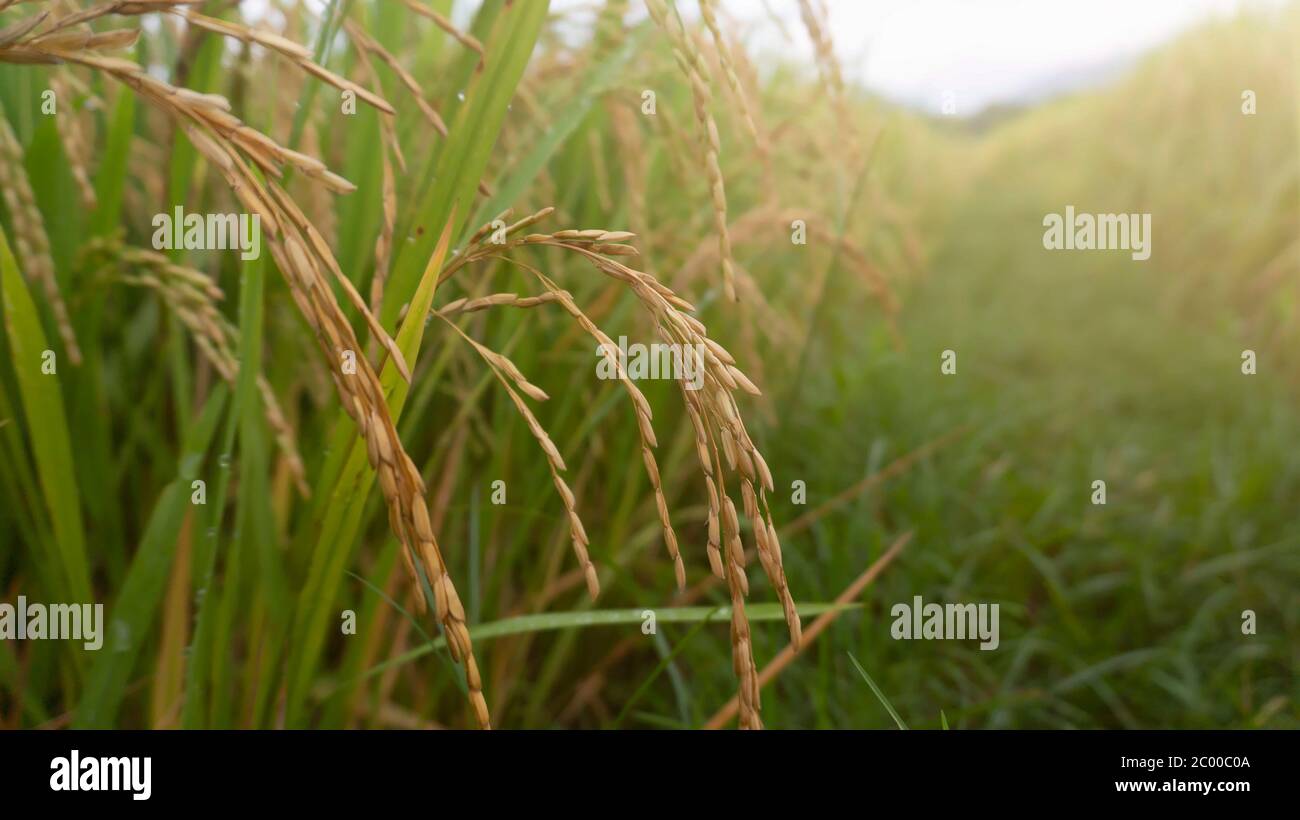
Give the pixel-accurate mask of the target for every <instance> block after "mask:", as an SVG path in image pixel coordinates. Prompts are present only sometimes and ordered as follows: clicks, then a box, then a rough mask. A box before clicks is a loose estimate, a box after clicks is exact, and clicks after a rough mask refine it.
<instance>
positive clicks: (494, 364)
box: [439, 301, 600, 601]
mask: <svg viewBox="0 0 1300 820" xmlns="http://www.w3.org/2000/svg"><path fill="white" fill-rule="evenodd" d="M515 304H518V302H515ZM537 304H541V301H538V302H537ZM439 316H441V317H442V318H443V320H444V321H446V323H447V324H448V325H450V326H451V327H452V328H453V329H454V330H455V331H456V332H457V333H458V334H460V336H461V338H463V339H464V340H465V341H467V342H469V344H470V345H471V346H472V347H473V348H474V349H475V351H477V352H478V354H479V355H480V356H481V357H482V358H483V360H484V361H485V362H487V365H488V367H489V369H491V370H492V373H493V375H494V376H496V378H497V381H499V382H501V386H502V387H504V388H505V391H506V394H507V395H508V396H509V397H510V401H511V402H512V403H513V404H514V405H515V409H516V410H517V411H518V412H519V415H520V416H521V417H522V418H523V419H524V423H525V424H527V426H528V431H529V432H530V433H531V434H532V436H533V438H534V439H536V440H537V443H538V445H539V446H540V447H541V448H542V452H543V453H545V454H546V465H547V467H548V468H549V469H550V471H551V481H552V483H554V485H555V491H556V492H557V493H558V494H559V496H560V500H561V501H563V502H564V511H565V513H566V514H567V515H568V519H569V537H570V540H571V541H572V543H573V554H574V556H575V557H576V558H577V559H578V566H580V567H581V568H582V574H583V578H584V579H585V581H586V584H587V594H588V595H589V596H590V597H591V599H592V600H593V601H594V600H596V598H597V597H599V596H600V578H599V576H598V575H597V574H596V566H595V564H593V563H592V562H591V555H590V552H589V550H588V547H589V546H590V545H591V542H590V540H589V539H588V537H587V529H586V527H584V526H583V524H582V519H581V518H580V517H579V516H578V506H577V498H576V497H575V496H574V494H573V490H572V489H570V488H569V485H568V483H567V482H566V481H565V480H564V477H563V476H562V475H560V474H561V473H563V472H565V470H566V469H567V467H566V466H565V463H564V457H563V456H561V455H560V450H559V448H558V447H556V446H555V442H554V441H552V440H551V437H550V435H549V434H548V433H547V432H546V429H545V428H544V427H542V424H541V422H540V421H538V420H537V416H536V415H534V414H533V411H532V409H531V408H529V406H528V404H527V403H525V402H524V400H523V397H522V396H520V395H519V394H520V392H523V393H525V394H527V396H528V397H529V398H531V399H533V400H534V401H546V400H547V399H549V398H550V397H549V396H548V395H546V392H545V391H543V390H542V389H541V388H540V387H538V386H537V385H535V384H533V383H531V382H529V381H528V379H527V378H526V377H525V376H524V374H523V373H522V372H521V371H520V370H519V368H518V367H517V366H516V365H515V363H514V362H512V361H510V359H509V358H507V357H506V356H504V355H502V354H500V353H497V352H496V351H494V350H491V349H490V348H488V347H486V346H484V345H483V344H481V343H479V342H478V341H475V340H474V339H473V338H471V337H470V336H469V334H467V333H465V331H463V330H461V329H460V327H459V326H457V325H456V324H455V323H454V322H452V321H451V320H450V319H448V318H447V317H446V316H442V314H441V313H439Z"/></svg>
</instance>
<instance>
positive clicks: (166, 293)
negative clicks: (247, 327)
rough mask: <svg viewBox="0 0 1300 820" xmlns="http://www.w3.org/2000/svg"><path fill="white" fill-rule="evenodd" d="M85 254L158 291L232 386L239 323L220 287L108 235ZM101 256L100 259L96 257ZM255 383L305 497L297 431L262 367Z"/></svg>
mask: <svg viewBox="0 0 1300 820" xmlns="http://www.w3.org/2000/svg"><path fill="white" fill-rule="evenodd" d="M82 253H83V257H84V258H85V259H87V260H92V261H94V262H95V264H99V265H101V267H100V269H101V270H103V271H104V272H105V274H106V275H107V276H109V277H110V278H111V279H112V280H114V281H118V282H122V283H124V284H128V285H133V286H136V287H145V288H149V289H150V290H152V291H154V292H155V293H157V294H158V295H159V296H160V297H162V299H163V301H164V302H165V303H166V304H167V306H168V307H169V308H170V309H171V310H172V312H173V313H175V314H176V316H177V318H179V319H180V320H181V323H182V324H184V325H185V326H186V327H187V328H189V330H190V333H191V334H193V337H194V344H195V345H196V346H197V347H198V348H199V351H200V352H201V353H202V354H203V355H204V357H205V358H206V359H207V360H208V361H209V362H210V363H211V364H212V366H213V368H214V369H215V370H216V371H217V374H218V375H220V376H221V378H222V379H223V380H224V381H226V382H227V383H228V384H230V385H231V386H233V385H234V384H235V381H236V379H238V377H239V360H238V358H237V357H236V355H235V351H236V350H238V349H239V329H238V328H236V327H235V326H234V325H233V324H231V323H230V320H229V319H227V318H226V317H225V316H224V315H223V314H222V313H221V311H220V310H218V309H217V307H216V304H217V303H218V302H220V301H222V300H223V299H224V298H225V294H224V293H222V291H221V288H219V287H217V285H216V283H214V282H213V281H212V280H211V279H210V278H209V277H207V276H205V275H203V273H201V272H200V271H197V270H195V269H194V268H188V267H185V266H183V265H177V264H175V263H173V262H172V261H171V260H170V259H168V258H167V256H165V255H164V254H161V253H157V252H155V251H151V250H145V249H142V248H131V247H126V246H123V245H120V244H118V243H116V242H111V241H107V240H91V241H90V242H89V243H87V245H86V247H85V249H84V250H83V252H82ZM99 260H102V262H101V261H99ZM257 389H258V392H259V393H261V395H262V404H263V410H264V412H265V414H266V423H267V426H268V427H270V429H271V432H272V434H273V435H274V436H275V441H276V445H277V446H278V447H279V448H280V451H281V453H282V455H283V456H284V460H285V465H286V467H287V468H288V470H289V474H290V475H291V476H292V478H293V482H294V486H295V487H296V488H297V490H298V492H299V494H300V495H302V497H303V498H309V497H310V496H311V488H310V487H309V486H308V484H307V474H306V469H305V468H304V467H303V463H302V456H301V455H300V454H299V452H298V446H297V444H296V442H297V436H296V435H295V434H294V431H293V428H292V427H291V426H290V425H289V422H288V420H287V419H286V418H285V416H284V411H283V410H282V409H281V408H280V402H279V400H278V399H276V397H275V392H274V391H273V390H272V389H271V384H270V382H268V381H267V380H266V377H265V376H263V375H262V374H261V373H259V374H258V375H257Z"/></svg>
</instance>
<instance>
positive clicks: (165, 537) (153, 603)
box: [73, 388, 226, 729]
mask: <svg viewBox="0 0 1300 820" xmlns="http://www.w3.org/2000/svg"><path fill="white" fill-rule="evenodd" d="M225 396H226V391H225V389H224V388H220V389H218V390H217V391H214V392H213V393H212V395H211V396H210V397H209V398H208V401H207V404H206V405H205V406H204V408H203V413H202V414H201V415H200V417H199V420H198V422H197V423H196V424H194V425H193V426H192V427H191V429H190V437H189V439H188V440H187V441H186V442H185V445H184V449H183V452H182V455H181V463H180V470H179V473H180V474H179V475H178V476H177V478H176V479H174V480H173V481H172V482H171V483H170V484H168V485H167V486H166V487H165V488H164V489H163V491H162V494H161V495H160V496H159V497H158V502H157V503H156V504H155V505H154V508H153V513H152V514H151V515H150V516H149V523H148V525H147V526H146V527H145V531H144V536H143V538H142V539H141V541H140V549H139V550H138V551H137V552H136V555H135V558H134V559H133V560H132V562H131V567H130V569H129V570H128V572H127V575H126V580H125V581H124V582H123V583H122V587H121V589H120V591H119V592H118V595H117V600H115V601H114V602H113V606H112V609H111V610H110V614H109V617H108V618H107V619H106V623H105V625H104V626H105V630H106V633H107V634H105V635H104V636H103V639H104V644H103V646H102V647H101V650H100V651H99V652H98V653H97V654H96V655H95V661H94V664H93V665H92V666H91V669H90V674H89V676H88V678H87V683H86V692H85V696H84V697H83V698H82V700H81V703H80V705H79V706H78V708H77V714H76V718H75V719H74V721H73V727H74V728H78V729H107V728H111V727H112V726H114V725H116V721H117V712H118V709H119V708H120V706H121V703H122V698H123V696H124V694H125V691H126V685H127V681H128V679H129V678H130V675H131V670H132V667H133V666H134V665H135V661H136V658H137V657H139V655H140V650H141V649H142V648H143V646H144V644H145V639H146V637H147V634H148V632H149V629H150V627H151V625H152V624H153V620H154V616H155V614H156V613H157V610H158V606H159V604H160V603H161V601H162V595H163V588H164V587H165V586H166V585H167V576H168V574H169V573H170V571H171V565H172V556H173V554H174V553H175V550H176V538H177V535H178V534H179V533H180V528H181V521H182V519H183V518H184V517H185V505H186V504H188V503H189V502H190V486H191V482H192V481H194V479H195V478H196V477H197V476H198V475H199V467H200V466H201V465H202V463H203V458H204V455H205V454H206V453H207V450H208V445H209V444H210V443H211V441H212V436H213V433H214V432H215V431H216V428H217V422H218V420H219V419H220V418H221V410H222V408H223V407H224V405H225Z"/></svg>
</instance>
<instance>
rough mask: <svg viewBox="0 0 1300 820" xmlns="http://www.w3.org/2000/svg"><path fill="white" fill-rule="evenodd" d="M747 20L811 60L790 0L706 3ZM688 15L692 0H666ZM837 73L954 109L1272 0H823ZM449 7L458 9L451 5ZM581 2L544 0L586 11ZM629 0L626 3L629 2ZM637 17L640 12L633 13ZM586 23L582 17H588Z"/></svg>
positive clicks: (1123, 55)
mask: <svg viewBox="0 0 1300 820" xmlns="http://www.w3.org/2000/svg"><path fill="white" fill-rule="evenodd" d="M717 1H718V2H719V3H720V5H721V7H722V8H723V9H724V10H725V13H726V14H728V15H730V16H732V17H734V18H736V19H739V20H742V21H744V22H745V23H746V24H748V25H750V26H752V30H751V33H750V38H749V42H750V43H751V45H752V46H753V47H755V48H758V49H766V50H767V53H773V54H779V55H781V56H783V57H785V58H789V57H791V56H794V57H796V58H802V59H809V60H810V59H811V56H812V49H811V46H810V45H809V43H808V39H807V37H806V35H805V34H804V30H803V25H802V23H801V22H800V18H799V3H798V0H766V6H767V8H769V9H771V12H772V15H775V16H776V17H778V18H780V19H781V20H782V21H783V24H784V26H785V28H786V29H787V30H788V31H790V33H791V34H792V35H793V39H794V47H793V50H792V48H791V46H790V43H789V41H788V40H786V39H785V38H784V36H783V35H782V34H781V31H780V27H779V26H778V25H777V24H776V23H775V22H772V19H771V17H772V15H769V13H768V12H767V11H765V9H764V0H717ZM676 2H677V7H678V8H679V9H681V11H682V14H683V15H684V16H686V17H688V18H690V17H696V16H697V12H696V11H695V10H696V8H697V7H696V3H695V0H676ZM824 2H825V3H826V5H827V7H828V9H829V11H830V21H831V36H832V38H833V39H834V41H835V47H836V51H837V52H838V54H839V56H840V58H841V60H842V61H843V62H844V64H845V69H846V72H845V73H846V78H847V79H849V80H851V81H857V82H859V83H862V84H864V85H866V86H867V87H868V88H870V89H872V90H873V91H876V92H878V93H880V94H882V95H883V96H885V97H888V98H890V99H893V100H896V101H898V102H901V103H904V104H906V105H910V106H914V107H918V108H922V109H926V110H930V111H935V112H938V111H940V110H941V108H942V103H943V100H944V94H945V92H950V93H951V95H952V99H953V101H954V103H955V104H956V108H957V113H958V114H960V115H969V114H974V113H977V112H978V111H979V109H981V108H982V107H984V106H986V105H988V104H990V103H999V102H1026V101H1033V100H1036V99H1041V98H1043V97H1046V96H1050V95H1051V94H1053V93H1056V92H1060V91H1065V90H1072V89H1076V88H1084V87H1088V86H1090V85H1095V84H1097V83H1099V82H1103V81H1105V80H1106V79H1109V78H1110V77H1112V76H1114V74H1115V73H1116V72H1117V71H1120V70H1122V69H1123V68H1124V67H1125V66H1126V65H1128V64H1129V63H1131V62H1132V60H1133V59H1134V58H1135V57H1138V56H1140V55H1141V54H1142V53H1143V52H1145V51H1148V50H1150V49H1151V48H1152V47H1154V46H1158V45H1160V44H1161V43H1164V42H1168V41H1169V40H1170V39H1171V38H1173V37H1174V36H1176V35H1177V34H1178V33H1180V32H1182V31H1185V30H1187V29H1188V28H1190V27H1193V26H1195V25H1196V24H1198V23H1202V22H1205V21H1206V20H1209V19H1211V18H1213V17H1216V16H1231V15H1234V14H1236V13H1237V10H1238V9H1240V8H1245V7H1249V6H1260V5H1262V6H1265V7H1277V6H1279V5H1281V4H1282V2H1283V0H824ZM461 5H462V8H461V9H459V11H460V12H462V13H464V12H466V11H468V6H471V5H476V4H472V3H465V2H462V4H461ZM596 5H598V4H596V3H593V2H592V1H591V0H552V2H551V6H552V8H553V9H559V10H569V9H575V8H580V9H591V8H593V7H595V6H596ZM639 5H640V4H639V3H634V4H633V6H634V7H637V6H639ZM641 16H642V17H644V13H643V12H642V14H641ZM587 19H589V18H587Z"/></svg>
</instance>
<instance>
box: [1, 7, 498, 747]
mask: <svg viewBox="0 0 1300 820" xmlns="http://www.w3.org/2000/svg"><path fill="white" fill-rule="evenodd" d="M176 5H179V4H178V3H174V2H162V0H157V1H156V2H141V3H118V4H112V9H113V10H117V11H120V12H121V13H141V12H142V11H149V10H157V9H158V8H161V7H164V6H176ZM104 13H108V12H102V11H101V12H100V13H99V14H97V15H94V16H102V15H103V14H104ZM74 16H76V15H74ZM83 16H84V14H83ZM188 16H190V17H195V15H188ZM198 19H199V20H201V21H204V22H200V23H197V24H198V25H201V26H202V27H204V28H207V29H208V30H211V31H214V32H216V33H219V34H225V35H229V36H233V37H237V38H238V39H241V40H245V41H248V40H252V41H254V42H258V43H260V44H262V45H266V46H268V47H270V48H273V49H275V50H277V51H279V52H281V53H285V54H286V55H287V56H291V57H292V59H293V61H294V62H295V64H297V65H299V66H300V67H302V68H303V69H304V70H306V71H307V72H308V73H310V74H313V75H314V76H317V77H319V78H320V79H322V80H324V81H325V82H328V83H330V84H331V85H334V86H335V87H336V88H340V89H342V90H353V91H355V92H356V93H357V96H358V97H359V98H361V99H362V100H365V101H366V102H368V103H370V104H372V105H374V106H375V107H377V108H379V109H380V110H382V111H387V112H389V113H391V112H392V110H393V109H392V107H391V106H390V105H388V103H387V102H385V101H384V100H383V99H381V98H379V97H377V96H375V95H373V94H371V93H370V92H368V91H366V90H365V89H363V88H360V87H359V86H356V84H354V83H352V82H351V81H349V80H345V79H343V78H341V77H337V76H335V75H333V74H331V73H330V72H328V71H326V70H325V69H323V68H320V67H319V66H316V65H315V64H314V63H312V62H311V61H310V59H308V58H306V57H304V56H302V52H304V51H305V50H304V49H301V47H299V46H296V45H295V44H293V43H290V42H289V41H287V40H283V38H278V37H275V36H274V35H267V34H264V33H261V32H254V31H252V30H250V29H246V28H244V27H242V26H235V25H233V24H227V23H224V22H221V21H214V20H210V19H208V18H202V17H201V16H198ZM20 42H21V43H23V46H22V47H27V43H26V41H20ZM30 50H32V51H33V52H34V53H36V54H38V55H43V56H46V57H49V58H52V59H53V60H55V61H60V60H62V61H66V62H69V63H75V64H78V65H82V66H84V67H87V68H90V69H92V70H95V71H99V72H102V73H104V74H106V75H108V76H110V77H112V78H113V79H115V80H117V81H119V82H122V83H123V84H125V85H127V86H128V87H129V88H131V89H132V90H134V91H135V92H136V93H138V94H140V95H141V96H142V97H143V98H144V99H145V100H147V101H149V102H151V103H152V104H154V105H156V106H158V107H159V108H161V109H162V110H163V111H165V112H167V113H168V114H170V115H172V117H173V118H174V119H175V120H176V121H177V122H178V123H179V124H180V125H181V127H182V128H183V129H184V130H185V132H186V134H187V135H188V137H189V139H190V141H191V142H192V143H193V145H194V147H195V149H196V150H198V151H199V153H200V154H202V155H203V156H204V158H205V159H207V160H208V161H209V162H210V163H212V165H213V167H214V168H216V169H218V170H219V172H220V173H221V174H222V176H223V177H224V178H225V179H226V181H227V184H229V185H230V187H231V188H232V189H233V190H234V192H235V195H236V196H237V197H238V198H239V200H240V202H241V203H243V205H244V206H245V207H246V208H248V209H249V210H250V211H251V212H253V213H256V214H258V215H259V216H260V217H261V219H262V223H263V227H264V229H265V232H266V241H267V245H268V247H269V248H270V250H271V254H272V256H273V257H274V258H275V260H276V263H277V265H278V266H279V268H280V270H281V272H282V273H283V274H284V276H285V280H286V282H287V283H288V285H289V291H290V293H291V295H292V296H293V298H294V301H295V303H296V304H297V305H298V307H299V309H300V311H301V312H302V314H303V316H304V318H305V319H306V320H307V322H308V324H309V325H310V326H311V327H312V330H313V331H314V332H315V334H316V337H317V341H318V343H319V344H320V347H321V350H322V352H323V353H324V354H325V356H326V358H327V360H328V361H329V362H330V363H331V367H330V373H331V376H332V377H333V379H334V384H335V387H336V388H337V389H338V393H339V398H340V401H341V403H342V405H343V408H344V410H345V411H346V412H347V413H348V415H349V416H350V417H351V418H352V419H353V420H354V421H355V422H356V424H357V427H358V430H359V432H360V434H361V436H362V438H363V440H364V441H365V442H366V452H367V456H368V458H369V461H370V464H371V467H372V468H373V469H374V470H375V472H376V475H377V477H378V479H379V485H380V488H381V489H382V491H383V494H384V499H385V501H386V503H387V507H388V513H389V516H388V517H389V525H390V526H391V528H392V530H393V533H394V534H395V535H396V536H397V538H398V541H399V542H400V543H401V544H402V545H403V547H404V553H403V554H404V556H405V560H406V562H407V568H408V570H410V571H411V572H412V574H413V575H414V574H415V566H414V560H415V559H418V560H420V561H421V562H422V563H423V565H424V567H425V570H426V575H427V577H428V581H429V584H430V586H431V588H432V589H433V593H434V596H433V597H434V601H435V606H436V608H437V613H436V614H437V618H438V621H439V623H440V624H441V626H442V628H443V631H444V634H445V636H446V639H447V647H448V650H449V651H450V653H451V655H452V657H453V659H454V660H456V661H457V662H460V663H464V665H465V680H466V686H467V689H468V692H469V699H470V703H471V705H472V706H473V708H474V712H475V716H476V718H477V720H478V723H479V725H480V726H482V727H484V728H487V727H489V726H490V717H489V714H488V708H487V701H486V699H485V698H484V697H483V683H482V679H481V677H480V675H479V670H478V664H477V662H476V660H475V658H474V654H473V647H472V644H471V642H470V636H469V628H468V627H467V626H466V624H465V609H464V606H463V605H462V603H461V601H460V596H459V595H458V594H457V593H456V589H455V586H454V585H453V584H452V581H451V576H450V575H449V573H448V571H447V565H446V562H445V561H444V560H443V558H442V554H441V551H440V550H439V547H438V543H437V540H436V538H435V537H434V533H433V528H432V525H431V524H430V520H429V510H428V506H427V504H426V502H425V499H424V492H425V487H424V482H423V479H422V478H421V476H420V472H419V470H418V469H417V468H416V466H415V464H414V462H412V461H411V458H410V456H409V455H407V453H406V451H405V449H404V448H403V447H402V443H401V440H400V439H399V438H398V435H397V429H396V427H395V425H394V423H393V420H392V416H391V414H390V413H389V411H388V405H387V402H386V400H385V397H384V392H383V387H382V385H381V384H380V381H379V377H378V375H377V374H376V373H375V370H374V368H373V367H372V366H371V364H370V362H369V361H368V360H367V359H366V358H365V356H363V355H359V351H360V345H359V344H358V343H357V340H356V336H355V335H354V333H353V331H352V326H351V324H350V323H349V322H348V320H347V317H346V316H345V315H344V314H343V312H342V310H341V309H340V308H339V305H338V303H337V302H336V301H335V300H334V295H333V291H332V290H331V288H330V286H329V283H328V282H327V281H326V279H325V276H324V273H323V272H322V270H321V269H322V268H325V269H327V270H329V271H330V272H331V273H332V274H333V275H334V277H335V280H336V281H337V282H338V283H339V285H340V286H341V287H342V289H343V290H344V292H345V294H346V295H347V296H348V298H349V300H351V302H352V303H353V305H354V307H356V308H357V310H358V312H359V313H361V315H362V316H363V317H364V318H365V319H366V321H367V323H368V325H369V326H370V329H371V332H372V333H374V334H375V336H376V337H377V338H379V340H380V344H381V345H383V346H384V347H385V348H386V350H387V352H388V354H389V355H390V356H391V357H392V359H393V364H394V365H395V366H396V367H397V369H398V372H399V373H400V374H401V376H402V377H403V378H404V379H406V380H408V381H409V380H410V371H409V370H408V369H407V367H406V363H405V361H404V360H403V359H402V356H401V352H400V351H399V350H398V348H397V345H396V343H394V342H393V340H392V339H391V338H390V337H389V336H388V335H387V333H385V332H384V330H383V328H382V327H380V325H379V323H378V321H376V320H375V318H374V316H373V314H371V312H370V310H369V309H368V308H367V307H366V305H365V302H364V301H363V300H362V299H361V296H360V294H358V293H357V292H356V289H355V288H354V287H352V285H351V282H350V281H349V280H348V279H347V277H346V276H344V275H343V274H342V271H340V270H339V269H338V263H337V262H336V261H335V260H334V257H333V254H332V253H331V251H330V250H329V247H328V245H326V244H325V242H324V240H323V239H322V238H321V236H320V234H319V233H318V232H317V231H316V230H315V229H314V228H313V227H312V225H311V224H310V222H309V221H308V220H307V219H306V217H305V216H303V215H302V212H301V211H300V210H299V209H298V207H297V205H296V204H295V203H294V201H293V200H292V199H291V198H290V197H289V196H288V194H287V193H285V192H284V191H283V189H281V188H280V187H279V186H278V185H277V184H276V182H275V181H274V179H269V180H268V182H267V184H266V186H263V185H262V184H261V182H259V180H258V178H257V176H256V175H255V174H254V173H253V172H252V169H251V168H250V167H249V165H248V162H247V161H246V160H245V158H244V157H245V156H247V157H248V160H251V161H252V162H254V163H256V164H257V165H258V167H259V168H262V169H263V170H264V171H265V172H266V173H267V175H268V177H271V178H279V177H281V176H282V171H281V169H280V164H282V163H283V164H286V165H290V166H292V167H294V168H296V169H298V170H300V171H302V172H303V173H304V174H306V175H307V176H309V177H311V178H313V179H316V180H318V181H320V182H322V183H323V184H325V185H326V186H327V187H328V188H329V189H330V190H333V191H336V192H347V191H351V190H353V186H352V184H351V183H349V182H347V180H344V179H342V178H341V177H338V176H337V175H335V174H333V173H332V172H330V171H329V170H328V169H326V168H325V165H324V163H322V162H320V161H319V160H317V159H315V158H313V157H308V156H306V155H304V154H300V153H298V152H296V151H292V150H290V149H287V148H283V147H281V146H279V145H278V144H276V143H275V142H274V141H273V140H271V139H270V138H269V137H267V136H266V135H264V134H261V133H260V132H257V131H254V130H253V129H251V128H249V127H247V126H245V125H244V124H243V123H242V122H241V121H240V120H239V119H238V118H237V117H234V116H233V115H231V114H230V113H229V110H228V109H229V104H228V103H227V102H226V101H225V99H224V98H221V97H218V96H215V95H208V94H199V93H196V92H193V91H190V90H188V89H184V88H177V87H175V86H172V85H170V84H169V83H166V82H164V81H162V80H159V79H157V78H155V77H152V76H151V75H149V74H148V73H147V72H146V71H145V70H144V69H142V68H141V67H140V66H139V65H137V64H135V63H132V62H130V61H127V60H120V59H115V58H109V57H102V56H99V55H96V54H93V53H90V52H71V51H66V50H62V49H59V50H51V51H48V52H47V51H45V50H44V49H43V47H42V46H39V45H35V46H30ZM9 56H10V51H9V50H8V49H0V60H5V59H8V58H9ZM345 351H352V352H353V353H354V354H357V355H355V359H356V363H357V372H356V373H355V374H342V373H341V372H340V368H339V363H340V362H341V357H342V354H343V353H344V352H345Z"/></svg>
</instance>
